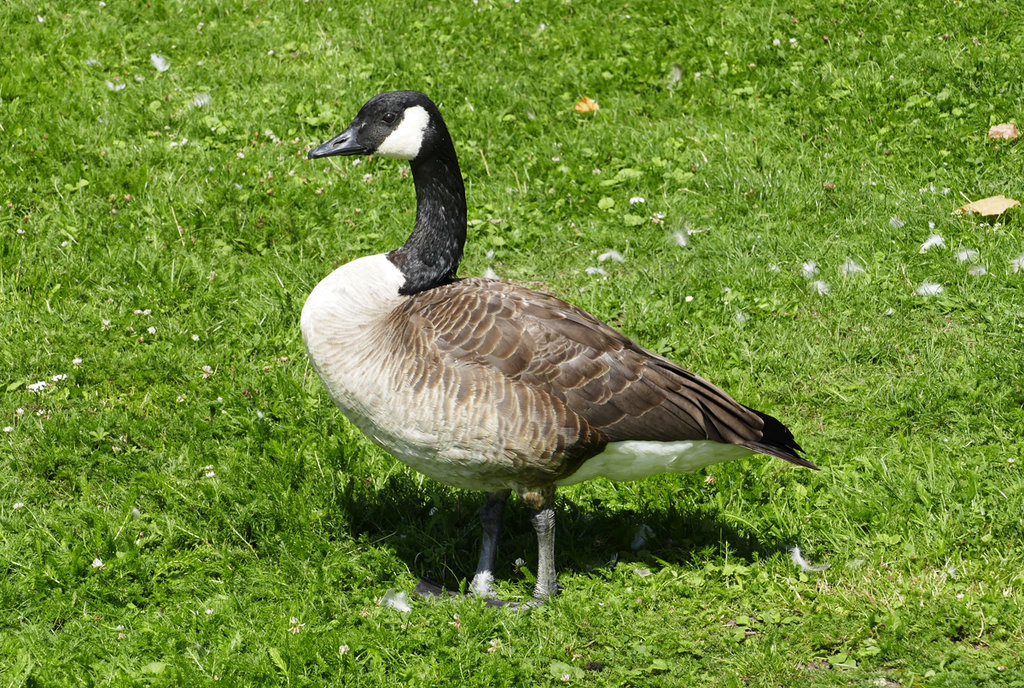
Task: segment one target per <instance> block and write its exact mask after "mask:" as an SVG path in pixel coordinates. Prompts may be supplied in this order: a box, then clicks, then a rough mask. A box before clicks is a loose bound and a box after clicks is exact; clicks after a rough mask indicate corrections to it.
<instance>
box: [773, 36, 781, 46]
mask: <svg viewBox="0 0 1024 688" xmlns="http://www.w3.org/2000/svg"><path fill="white" fill-rule="evenodd" d="M772 45H774V46H776V47H778V46H780V45H782V41H780V40H779V39H778V38H776V39H773V40H772Z"/></svg>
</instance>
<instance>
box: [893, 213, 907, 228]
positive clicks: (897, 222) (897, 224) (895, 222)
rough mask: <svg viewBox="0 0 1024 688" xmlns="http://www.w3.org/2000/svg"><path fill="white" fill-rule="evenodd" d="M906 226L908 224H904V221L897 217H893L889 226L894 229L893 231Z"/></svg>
mask: <svg viewBox="0 0 1024 688" xmlns="http://www.w3.org/2000/svg"><path fill="white" fill-rule="evenodd" d="M905 224H907V223H906V222H904V221H903V220H901V219H899V218H898V217H896V216H895V215H893V216H892V217H890V218H889V226H890V227H892V228H893V229H899V228H900V227H902V226H903V225H905Z"/></svg>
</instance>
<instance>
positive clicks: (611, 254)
mask: <svg viewBox="0 0 1024 688" xmlns="http://www.w3.org/2000/svg"><path fill="white" fill-rule="evenodd" d="M597 260H598V262H601V263H603V262H604V261H606V260H613V261H615V262H616V263H622V262H624V261H625V260H626V259H625V258H623V257H622V254H621V253H619V252H618V251H616V250H615V249H611V250H608V251H605V252H604V253H602V254H601V255H599V256H598V257H597Z"/></svg>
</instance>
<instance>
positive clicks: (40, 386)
mask: <svg viewBox="0 0 1024 688" xmlns="http://www.w3.org/2000/svg"><path fill="white" fill-rule="evenodd" d="M49 386H50V385H49V383H48V382H46V380H40V381H39V382H33V383H32V384H31V385H29V386H28V391H30V392H41V391H43V390H44V389H46V388H47V387H49Z"/></svg>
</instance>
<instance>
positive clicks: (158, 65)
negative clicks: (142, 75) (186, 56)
mask: <svg viewBox="0 0 1024 688" xmlns="http://www.w3.org/2000/svg"><path fill="white" fill-rule="evenodd" d="M149 61H150V63H151V64H152V65H153V68H154V69H156V71H158V72H166V71H167V70H168V69H170V68H171V64H170V63H169V62H168V61H167V58H166V57H164V56H163V55H161V54H159V53H150V55H149Z"/></svg>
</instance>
